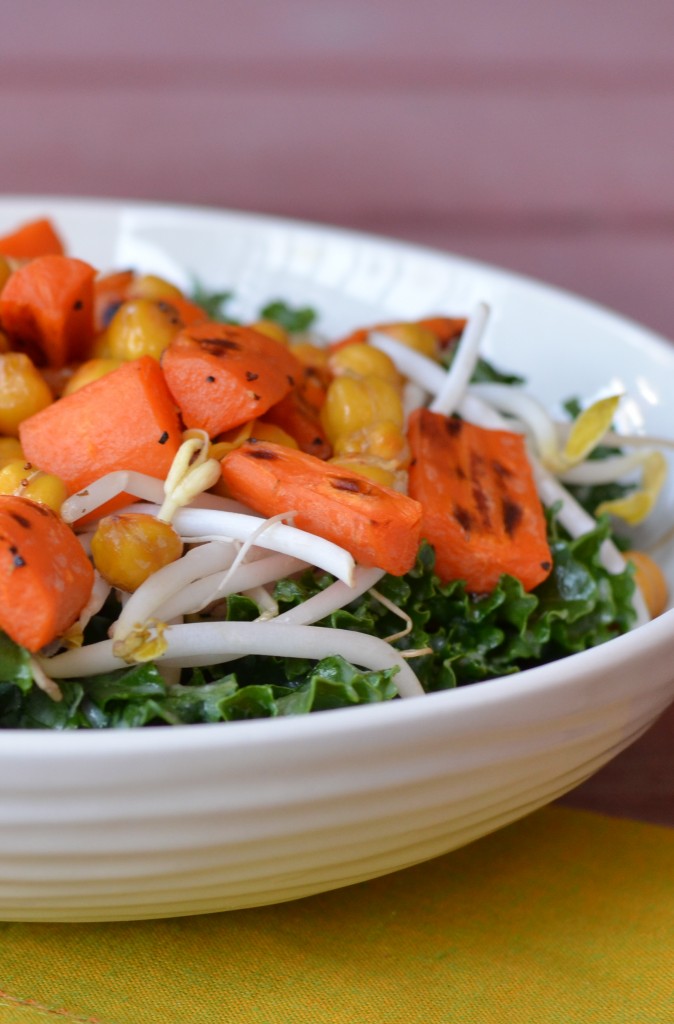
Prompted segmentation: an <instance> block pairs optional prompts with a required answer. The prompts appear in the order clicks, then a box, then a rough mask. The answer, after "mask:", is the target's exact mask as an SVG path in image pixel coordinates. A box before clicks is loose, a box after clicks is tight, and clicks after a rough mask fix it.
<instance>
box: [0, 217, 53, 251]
mask: <svg viewBox="0 0 674 1024" xmlns="http://www.w3.org/2000/svg"><path fill="white" fill-rule="evenodd" d="M0 253H1V254H2V255H3V256H10V257H12V258H13V259H17V260H32V259H35V257H36V256H63V254H64V248H63V242H62V241H61V239H60V238H59V236H58V234H57V232H56V230H55V228H54V225H53V224H52V222H51V221H50V220H48V219H47V218H46V217H41V218H39V219H38V220H32V221H30V222H29V223H28V224H22V225H21V227H19V228H17V230H16V231H12V233H11V234H9V235H3V236H2V238H0Z"/></svg>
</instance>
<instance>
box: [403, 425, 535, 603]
mask: <svg viewBox="0 0 674 1024" xmlns="http://www.w3.org/2000/svg"><path fill="white" fill-rule="evenodd" d="M409 443H410V448H411V451H412V462H411V465H410V470H409V493H410V494H411V495H412V497H413V498H416V500H417V501H419V502H421V505H422V507H423V522H422V526H421V533H422V536H423V537H425V538H426V539H427V540H428V542H429V543H430V544H431V545H432V546H433V548H434V549H435V557H436V564H435V570H436V573H437V575H438V576H439V577H440V579H441V580H443V581H447V580H453V579H461V580H465V582H466V586H467V587H468V589H469V590H471V591H475V592H477V593H485V592H488V591H490V590H493V588H494V587H495V586H496V584H497V583H498V580H499V577H500V576H501V574H502V573H509V574H511V575H512V576H516V577H517V578H518V579H519V580H520V581H521V583H522V585H523V587H524V588H525V590H531V589H533V588H534V587H535V586H537V585H538V584H539V583H542V582H543V580H544V579H545V578H546V577H547V576H548V575H549V573H550V570H551V568H552V556H551V554H550V548H549V546H548V542H547V537H546V524H545V516H544V513H543V509H542V506H541V502H540V499H539V497H538V493H537V491H536V485H535V483H534V480H533V476H532V472H531V467H530V464H529V460H528V458H527V454H526V449H525V444H524V439H523V438H522V437H521V436H520V435H518V434H512V433H510V432H509V431H505V430H485V429H483V428H482V427H477V426H474V425H473V424H471V423H466V422H464V421H463V420H460V419H457V418H456V417H446V416H441V415H439V414H438V413H434V412H430V411H429V410H428V409H417V410H416V411H415V412H414V413H412V416H411V417H410V423H409Z"/></svg>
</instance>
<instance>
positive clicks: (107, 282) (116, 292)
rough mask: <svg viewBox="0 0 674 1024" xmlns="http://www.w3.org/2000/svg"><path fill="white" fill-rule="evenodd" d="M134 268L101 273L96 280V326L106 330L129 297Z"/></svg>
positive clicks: (99, 329) (100, 329) (97, 329)
mask: <svg viewBox="0 0 674 1024" xmlns="http://www.w3.org/2000/svg"><path fill="white" fill-rule="evenodd" d="M134 277H135V274H134V272H133V270H116V271H114V273H112V274H101V275H100V277H97V278H95V280H94V286H93V287H94V328H95V330H96V331H102V330H104V329H105V328H106V327H107V326H108V324H109V323H110V321H111V320H112V318H113V316H114V315H115V313H116V312H117V310H118V309H119V307H120V306H121V304H122V303H123V302H124V301H125V299H126V298H127V297H128V293H129V288H130V287H131V285H132V284H133V281H134Z"/></svg>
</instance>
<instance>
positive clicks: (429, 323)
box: [416, 316, 467, 348]
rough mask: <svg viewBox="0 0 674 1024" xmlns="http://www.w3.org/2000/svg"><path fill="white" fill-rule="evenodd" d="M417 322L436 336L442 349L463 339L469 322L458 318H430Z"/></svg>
mask: <svg viewBox="0 0 674 1024" xmlns="http://www.w3.org/2000/svg"><path fill="white" fill-rule="evenodd" d="M416 322H417V323H418V325H419V327H425V328H426V329H427V330H429V331H430V332H431V333H432V334H434V335H435V336H436V338H437V339H438V343H439V345H440V348H445V347H446V346H447V345H449V344H451V343H452V342H453V341H457V340H458V339H459V338H460V337H461V335H462V333H463V331H464V329H465V326H466V322H467V321H466V320H465V319H464V318H463V317H456V316H428V317H424V318H423V319H422V320H417V321H416Z"/></svg>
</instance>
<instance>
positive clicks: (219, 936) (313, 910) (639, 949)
mask: <svg viewBox="0 0 674 1024" xmlns="http://www.w3.org/2000/svg"><path fill="white" fill-rule="evenodd" d="M49 1021H52V1024H58V1022H59V1021H61V1022H66V1021H70V1022H76V1024H150V1022H151V1024H155V1022H157V1024H159V1022H161V1024H173V1022H176V1024H211V1022H213V1024H233V1022H238V1021H241V1022H245V1024H436V1022H437V1024H440V1022H442V1024H455V1022H456V1024H576V1022H578V1024H595V1022H596V1024H623V1022H624V1024H672V1022H674V830H671V831H670V830H668V829H664V828H659V827H656V826H652V825H643V824H638V823H636V822H626V821H616V820H613V819H610V818H604V817H601V816H599V815H595V814H589V813H586V812H582V811H574V810H569V809H565V808H561V807H552V808H548V809H546V810H542V811H539V812H538V813H536V814H534V815H532V816H531V817H529V818H527V819H526V820H524V821H521V822H518V823H516V824H514V825H511V826H510V827H509V828H507V829H504V830H502V831H501V832H498V833H496V834H494V835H492V836H489V837H487V838H485V839H482V840H480V841H479V842H477V843H473V844H472V845H471V846H468V847H465V848H464V849H462V850H457V851H455V852H454V853H451V854H448V855H447V856H444V857H441V858H439V859H437V860H434V861H431V862H429V863H427V864H422V865H419V866H418V867H414V868H409V869H407V870H405V871H401V872H398V873H397V874H394V875H388V876H387V877H385V878H380V879H377V880H375V881H372V882H367V883H364V884H361V885H357V886H353V887H351V888H348V889H341V890H338V891H335V892H331V893H327V894H325V895H322V896H314V897H311V898H310V899H305V900H300V901H297V902H295V903H286V904H282V905H279V906H275V907H265V908H260V909H255V910H244V911H236V912H233V913H227V914H216V915H210V916H207V917H191V918H176V919H173V920H168V921H144V922H138V923H122V924H119V923H116V924H88V925H81V924H79V925H54V924H51V925H36V924H0V1022H2V1024H46V1022H49Z"/></svg>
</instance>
